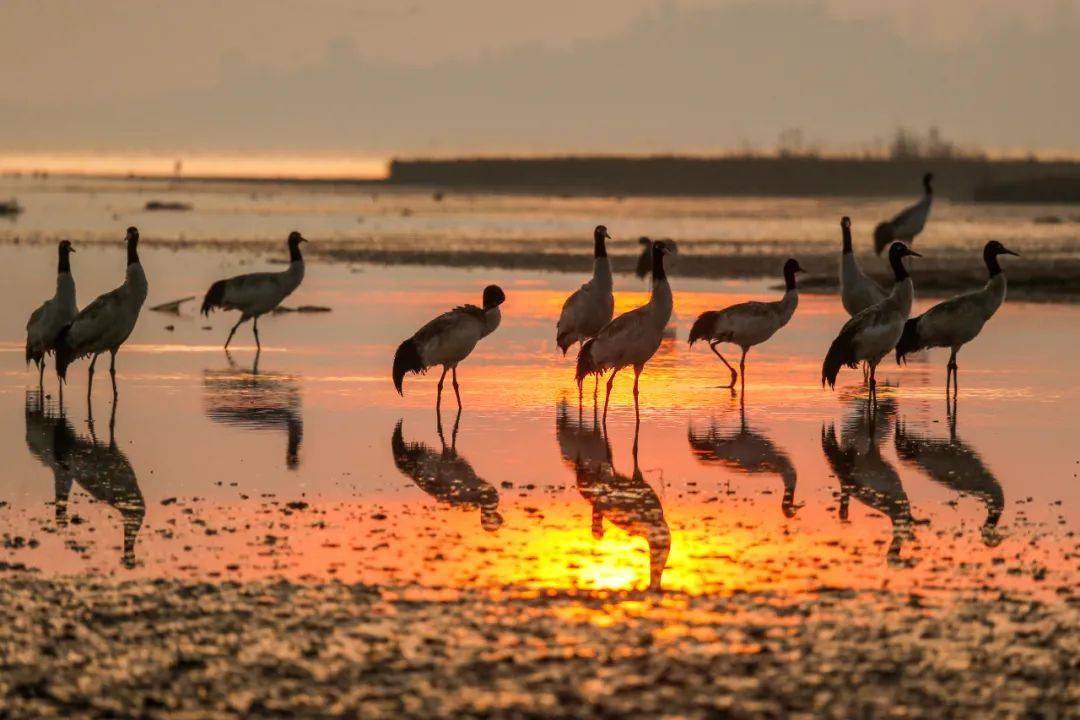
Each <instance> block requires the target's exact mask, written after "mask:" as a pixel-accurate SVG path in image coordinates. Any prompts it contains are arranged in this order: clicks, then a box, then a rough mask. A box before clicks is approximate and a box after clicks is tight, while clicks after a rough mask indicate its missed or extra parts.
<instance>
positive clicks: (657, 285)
mask: <svg viewBox="0 0 1080 720" xmlns="http://www.w3.org/2000/svg"><path fill="white" fill-rule="evenodd" d="M667 254H668V249H667V246H666V245H665V244H664V243H663V242H662V241H660V240H657V241H656V242H655V243H653V247H652V257H653V265H652V277H653V282H652V294H651V296H650V297H649V302H647V303H646V304H644V305H642V306H641V307H639V308H634V309H633V310H631V311H630V312H627V313H623V314H622V315H620V316H619V317H617V318H615V319H614V320H612V321H611V322H610V323H608V324H607V325H606V326H604V329H603V330H601V331H600V332H599V333H597V335H596V337H594V338H592V339H591V340H588V341H587V342H586V343H585V344H584V345H582V346H581V350H580V351H579V352H578V357H577V381H578V383H579V384H580V383H581V382H582V380H584V379H585V376H587V375H601V374H603V373H604V372H606V371H608V370H611V376H610V377H609V378H608V382H607V394H606V395H605V396H604V420H605V421H606V420H607V411H608V403H609V402H610V400H611V387H612V385H613V384H614V383H615V376H616V375H617V374H618V372H619V370H621V369H623V368H625V367H633V368H634V414H635V415H638V414H639V413H638V379H639V378H640V377H641V371H642V370H644V369H645V363H647V362H648V361H649V359H650V358H651V357H652V356H653V355H654V354H655V353H656V351H657V350H658V349H659V348H660V343H661V341H662V340H663V338H664V328H665V327H666V326H667V323H668V320H670V319H671V310H672V305H673V298H672V296H671V285H670V284H669V283H668V279H667V274H666V273H665V272H664V256H665V255H667Z"/></svg>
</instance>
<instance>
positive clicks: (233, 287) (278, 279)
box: [202, 230, 307, 352]
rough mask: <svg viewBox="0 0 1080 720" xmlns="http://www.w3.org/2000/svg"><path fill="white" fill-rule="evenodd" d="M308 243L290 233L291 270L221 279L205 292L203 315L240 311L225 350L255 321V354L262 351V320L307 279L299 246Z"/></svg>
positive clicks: (288, 242) (253, 324) (294, 233)
mask: <svg viewBox="0 0 1080 720" xmlns="http://www.w3.org/2000/svg"><path fill="white" fill-rule="evenodd" d="M302 242H307V240H306V239H305V238H304V237H303V236H302V235H301V234H300V233H298V232H296V231H295V230H294V231H293V232H291V233H289V238H288V239H287V240H286V241H285V244H286V245H287V246H288V248H289V267H287V268H285V269H284V270H282V271H281V272H261V273H248V274H246V275H237V276H236V277H231V278H229V279H228V280H218V281H217V282H216V283H214V284H213V285H211V286H210V289H209V290H207V291H206V297H205V298H203V303H202V314H203V315H209V314H210V312H211V311H212V310H214V309H217V308H221V309H222V310H239V311H240V319H239V320H237V321H236V324H235V325H233V326H232V330H229V337H228V338H226V340H225V349H226V350H228V349H229V343H231V342H232V339H233V335H234V334H235V333H236V329H237V328H238V327H240V325H241V324H242V323H244V322H246V321H248V320H251V321H252V330H253V331H254V333H255V348H256V352H261V351H262V343H260V342H259V317H260V316H262V315H265V314H266V313H268V312H270V311H271V310H273V309H274V308H276V307H277V306H278V305H280V304H281V302H282V301H283V300H284V299H285V298H287V297H289V295H291V294H292V292H293V291H294V290H296V288H298V287H300V283H301V282H302V281H303V279H304V257H303V255H301V254H300V243H302Z"/></svg>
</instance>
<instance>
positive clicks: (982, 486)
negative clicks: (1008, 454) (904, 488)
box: [896, 403, 1005, 547]
mask: <svg viewBox="0 0 1080 720" xmlns="http://www.w3.org/2000/svg"><path fill="white" fill-rule="evenodd" d="M946 413H947V415H948V423H949V436H948V437H947V438H941V437H932V436H930V435H928V434H925V433H922V432H917V431H914V430H912V429H911V428H909V427H908V424H907V423H906V422H904V421H903V420H901V421H900V422H898V423H897V424H896V454H897V456H898V457H899V458H900V460H901V461H903V462H904V463H905V464H907V465H910V466H912V467H916V468H918V469H919V470H922V472H924V473H925V474H926V475H927V476H928V477H929V478H930V479H931V480H933V481H934V482H936V483H938V484H940V485H943V486H945V487H946V488H948V489H950V490H953V491H955V492H957V493H959V494H960V495H961V496H965V495H966V496H971V497H974V498H976V499H978V500H979V501H980V502H982V503H983V505H985V506H986V520H985V521H984V522H983V525H982V528H981V535H982V541H983V543H985V544H986V545H987V546H988V547H996V546H997V545H998V544H1000V543H1001V541H1002V535H1001V532H1000V531H999V530H998V523H999V522H1000V521H1001V513H1002V511H1003V510H1004V508H1005V492H1004V490H1002V488H1001V483H1000V482H998V479H997V478H996V477H995V476H994V474H993V473H992V472H991V471H990V469H989V468H988V467H986V464H985V463H984V462H983V460H982V458H981V457H980V456H979V453H978V452H976V451H975V450H974V449H973V448H972V447H970V446H969V445H967V444H966V443H965V442H964V441H963V440H961V439H960V437H959V436H958V435H957V434H956V405H955V403H950V404H948V405H947V408H946Z"/></svg>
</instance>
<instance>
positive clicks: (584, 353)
mask: <svg viewBox="0 0 1080 720" xmlns="http://www.w3.org/2000/svg"><path fill="white" fill-rule="evenodd" d="M595 342H596V338H591V339H589V340H587V341H585V344H584V345H582V346H581V349H580V350H578V356H577V369H576V371H575V373H574V379H575V380H577V383H578V385H579V386H580V385H581V382H582V381H583V380H584V379H585V378H586V377H587V376H589V375H598V374H599V373H600V372H601V369H600V368H599V367H597V365H596V361H595V360H594V359H593V353H592V349H593V343H595Z"/></svg>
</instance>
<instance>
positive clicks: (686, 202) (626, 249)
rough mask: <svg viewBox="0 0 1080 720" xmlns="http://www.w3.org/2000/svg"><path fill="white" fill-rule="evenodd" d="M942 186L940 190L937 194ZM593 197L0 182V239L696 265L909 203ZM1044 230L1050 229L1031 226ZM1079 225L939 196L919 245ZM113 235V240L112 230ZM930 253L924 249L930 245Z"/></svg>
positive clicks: (1020, 244)
mask: <svg viewBox="0 0 1080 720" xmlns="http://www.w3.org/2000/svg"><path fill="white" fill-rule="evenodd" d="M943 182H944V181H943ZM919 190H920V188H919V186H918V184H917V183H914V184H913V187H912V193H911V195H910V196H906V197H898V198H755V197H748V198H653V197H632V198H595V197H552V196H534V195H490V194H477V193H457V192H447V193H439V196H438V198H436V196H435V195H434V194H433V193H432V192H431V191H430V190H426V189H422V188H421V189H416V188H412V189H410V188H388V187H380V186H326V185H311V184H308V185H305V184H293V185H283V184H271V183H260V184H243V183H220V182H184V183H175V182H171V181H167V180H109V179H94V178H70V177H52V178H46V179H41V178H34V177H29V176H27V177H13V176H0V198H3V199H7V198H9V197H16V198H18V200H19V202H20V204H21V205H22V206H23V207H25V212H23V213H22V214H21V215H18V216H16V217H14V218H0V240H8V241H11V240H15V239H20V240H22V241H27V240H29V241H34V240H43V241H48V242H50V243H51V242H54V241H55V240H57V239H60V238H69V239H73V240H76V241H90V240H95V241H99V240H111V241H114V242H115V241H119V240H122V238H123V230H122V228H123V227H124V226H127V225H138V226H139V227H140V229H141V230H142V231H143V237H144V239H147V240H150V241H186V242H193V241H203V242H215V243H222V242H223V243H234V242H252V241H268V240H270V241H280V240H282V239H283V238H284V236H285V234H287V232H288V230H290V229H293V228H300V229H302V230H303V231H304V233H305V235H307V236H308V237H310V238H318V239H319V241H320V244H322V243H328V244H337V245H341V246H345V247H362V248H368V249H388V250H394V251H403V250H409V249H438V250H459V251H460V250H473V251H491V252H510V253H516V254H529V253H566V252H570V253H578V252H580V250H581V247H582V242H583V241H585V243H586V246H587V245H588V240H589V239H590V237H591V235H590V233H591V229H592V227H593V226H594V225H595V224H596V222H597V218H603V221H604V222H605V223H607V225H608V226H609V228H611V230H612V233H613V235H614V236H615V240H614V241H613V243H612V244H611V247H612V251H613V253H615V254H634V253H636V252H637V250H638V245H637V238H638V237H639V236H643V235H651V236H655V235H656V234H657V233H661V234H662V236H664V237H671V238H675V239H677V240H678V242H679V243H680V244H685V248H684V249H686V250H687V251H688V252H690V253H691V254H695V255H716V254H727V255H730V254H732V253H739V252H742V251H773V252H787V251H788V250H789V249H790V250H795V249H797V250H798V251H800V252H803V253H818V252H823V251H827V252H832V251H833V250H835V249H836V248H837V246H838V244H839V230H838V228H837V224H838V222H839V219H840V216H841V215H845V214H846V215H850V216H851V217H852V220H853V222H854V232H855V240H856V246H857V247H856V250H857V251H859V252H862V251H863V250H865V251H866V252H869V250H870V246H871V241H870V237H871V235H872V232H873V228H874V226H875V225H876V224H877V223H878V222H880V221H881V220H883V219H885V218H888V217H892V215H894V214H895V213H897V212H898V211H899V210H900V209H902V208H903V207H905V206H906V205H908V204H910V203H911V202H913V201H914V200H915V199H917V197H918V195H919ZM149 200H165V201H172V202H183V203H188V204H190V205H192V210H191V211H189V212H162V211H146V210H145V209H144V206H145V204H146V203H147V201H149ZM1047 217H1052V218H1057V219H1058V220H1059V221H1060V222H1058V223H1054V224H1047V223H1037V222H1035V220H1036V219H1037V218H1047ZM1078 223H1080V216H1078V215H1077V213H1076V210H1075V208H1073V207H1071V206H1068V205H1004V204H976V203H969V202H954V201H950V200H948V199H946V198H944V197H938V198H937V199H936V200H935V203H934V209H933V214H932V221H931V224H930V225H929V226H928V228H927V230H926V231H925V233H924V235H923V236H922V237H921V238H920V240H921V242H922V244H924V245H927V246H928V247H932V248H933V251H934V252H935V253H938V254H940V253H956V252H965V251H967V252H970V251H971V250H976V251H978V250H981V248H982V246H983V245H984V244H985V243H986V242H987V241H988V240H992V239H996V240H1001V241H1003V242H1005V243H1006V244H1008V245H1009V246H1010V247H1013V248H1014V249H1016V250H1018V251H1020V252H1022V253H1024V254H1025V255H1030V256H1032V257H1035V256H1037V257H1040V258H1044V259H1048V258H1054V257H1076V256H1077V254H1078V251H1080V245H1078V243H1077V228H1078V227H1080V225H1078ZM118 228H120V229H119V230H118ZM931 244H932V245H931Z"/></svg>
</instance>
